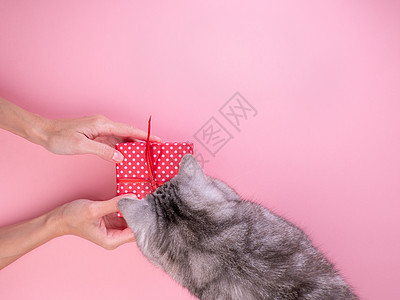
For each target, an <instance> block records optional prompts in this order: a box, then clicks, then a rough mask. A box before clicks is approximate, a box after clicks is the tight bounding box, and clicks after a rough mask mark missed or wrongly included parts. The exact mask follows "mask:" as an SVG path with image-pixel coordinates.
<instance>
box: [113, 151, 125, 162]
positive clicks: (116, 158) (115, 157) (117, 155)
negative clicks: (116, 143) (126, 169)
mask: <svg viewBox="0 0 400 300" xmlns="http://www.w3.org/2000/svg"><path fill="white" fill-rule="evenodd" d="M112 160H113V161H115V162H116V163H119V162H121V161H123V160H124V156H123V155H122V154H121V153H119V152H118V151H115V152H114V154H113V157H112Z"/></svg>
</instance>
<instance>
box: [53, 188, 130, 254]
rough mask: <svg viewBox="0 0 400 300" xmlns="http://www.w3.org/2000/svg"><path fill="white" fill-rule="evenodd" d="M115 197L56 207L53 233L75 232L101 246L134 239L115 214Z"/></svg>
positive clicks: (78, 201)
mask: <svg viewBox="0 0 400 300" xmlns="http://www.w3.org/2000/svg"><path fill="white" fill-rule="evenodd" d="M123 197H126V195H124V196H118V197H115V198H113V199H111V200H107V201H91V200H86V199H80V200H75V201H72V202H70V203H67V204H64V205H63V206H61V207H59V208H58V209H56V211H55V213H56V214H57V219H58V220H59V222H58V226H57V228H58V234H57V235H59V236H60V235H66V234H71V235H76V236H79V237H82V238H84V239H86V240H89V241H91V242H93V243H95V244H97V245H100V246H101V247H103V248H105V249H115V248H117V247H118V246H120V245H122V244H124V243H127V242H132V241H135V238H134V235H133V233H132V231H131V230H130V229H129V228H128V227H127V224H126V222H125V220H124V218H120V217H118V216H117V212H118V206H117V204H118V200H119V199H121V198H123Z"/></svg>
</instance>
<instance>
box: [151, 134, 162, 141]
mask: <svg viewBox="0 0 400 300" xmlns="http://www.w3.org/2000/svg"><path fill="white" fill-rule="evenodd" d="M151 137H152V138H153V139H156V140H157V142H161V138H159V137H158V136H155V135H152V136H151Z"/></svg>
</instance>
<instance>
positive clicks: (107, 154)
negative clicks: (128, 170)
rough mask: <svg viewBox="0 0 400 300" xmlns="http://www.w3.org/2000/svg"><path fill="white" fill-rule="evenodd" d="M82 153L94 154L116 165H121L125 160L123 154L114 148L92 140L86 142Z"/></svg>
mask: <svg viewBox="0 0 400 300" xmlns="http://www.w3.org/2000/svg"><path fill="white" fill-rule="evenodd" d="M81 152H82V153H89V154H94V155H97V156H99V157H101V158H103V159H105V160H107V161H111V162H114V163H120V162H121V161H123V160H124V156H123V155H122V154H121V152H119V151H117V150H115V149H114V148H112V147H110V146H108V145H106V144H103V143H99V142H96V141H92V140H86V142H85V144H84V145H83V147H82V149H81Z"/></svg>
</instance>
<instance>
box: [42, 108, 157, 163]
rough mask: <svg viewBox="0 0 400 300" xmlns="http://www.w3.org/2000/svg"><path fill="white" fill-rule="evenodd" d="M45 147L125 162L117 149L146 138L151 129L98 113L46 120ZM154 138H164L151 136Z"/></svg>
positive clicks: (44, 125)
mask: <svg viewBox="0 0 400 300" xmlns="http://www.w3.org/2000/svg"><path fill="white" fill-rule="evenodd" d="M42 124H43V126H42V128H43V132H44V134H43V137H44V138H43V139H42V143H41V144H42V146H44V147H45V148H46V149H48V150H49V151H51V152H53V153H56V154H88V153H90V154H95V155H98V156H99V157H101V158H103V159H105V160H108V161H112V162H116V163H118V162H121V161H122V160H123V159H124V157H123V155H122V154H121V153H120V152H119V151H117V150H115V149H114V146H115V144H117V143H121V142H135V141H138V140H146V139H147V132H145V131H143V130H140V129H138V128H136V127H134V126H130V125H126V124H122V123H116V122H113V121H111V120H109V119H107V118H106V117H104V116H101V115H96V116H90V117H83V118H77V119H59V120H47V119H45V120H44V121H43V123H42ZM150 141H152V142H161V139H160V138H158V137H155V136H150Z"/></svg>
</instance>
